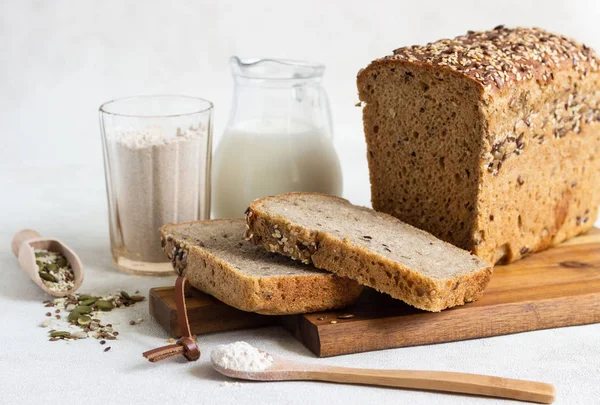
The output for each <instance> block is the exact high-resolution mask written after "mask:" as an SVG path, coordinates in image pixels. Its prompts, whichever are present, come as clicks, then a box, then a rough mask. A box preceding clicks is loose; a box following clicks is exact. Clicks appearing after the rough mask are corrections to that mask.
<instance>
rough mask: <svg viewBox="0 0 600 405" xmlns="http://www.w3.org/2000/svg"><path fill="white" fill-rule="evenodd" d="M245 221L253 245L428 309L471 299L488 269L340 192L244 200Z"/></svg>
mask: <svg viewBox="0 0 600 405" xmlns="http://www.w3.org/2000/svg"><path fill="white" fill-rule="evenodd" d="M246 220H247V226H248V230H247V231H246V236H247V238H248V239H250V240H251V241H252V242H253V243H255V244H258V245H262V246H263V247H265V248H266V249H267V250H269V251H271V252H278V253H282V254H284V255H287V256H290V257H292V258H293V259H296V260H301V261H302V262H304V263H313V264H314V265H315V266H316V267H317V268H320V269H325V270H329V271H331V272H334V273H336V274H338V275H340V276H344V277H348V278H351V279H354V280H356V281H358V282H359V283H360V284H363V285H366V286H369V287H373V288H374V289H376V290H378V291H381V292H384V293H387V294H389V295H391V296H392V297H394V298H398V299H401V300H402V301H404V302H406V303H408V304H410V305H412V306H415V307H417V308H421V309H424V310H427V311H433V312H437V311H441V310H442V309H445V308H449V307H453V306H455V305H462V304H464V303H465V302H470V301H473V300H476V299H478V298H479V297H480V296H481V294H482V293H483V291H484V289H485V287H486V286H487V284H488V282H489V280H490V277H491V275H492V267H491V266H490V265H489V264H487V263H486V262H484V261H483V260H481V259H479V258H478V257H476V256H473V255H471V254H470V253H469V252H467V251H465V250H462V249H459V248H457V247H455V246H453V245H450V244H448V243H446V242H443V241H441V240H439V239H437V238H435V237H434V236H432V235H430V234H428V233H427V232H425V231H422V230H420V229H417V228H414V227H412V226H410V225H408V224H405V223H403V222H401V221H400V220H398V219H396V218H394V217H392V216H390V215H387V214H384V213H380V212H376V211H373V210H371V209H369V208H365V207H359V206H355V205H352V204H351V203H350V202H348V201H347V200H344V199H342V198H339V197H333V196H328V195H322V194H314V193H289V194H283V195H280V196H276V197H267V198H262V199H259V200H256V201H254V202H253V203H252V204H251V205H250V207H249V208H248V210H247V211H246Z"/></svg>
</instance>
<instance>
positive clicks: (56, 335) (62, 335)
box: [50, 330, 71, 337]
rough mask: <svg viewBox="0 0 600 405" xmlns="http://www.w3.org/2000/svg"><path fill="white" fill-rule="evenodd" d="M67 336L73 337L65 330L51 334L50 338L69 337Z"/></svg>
mask: <svg viewBox="0 0 600 405" xmlns="http://www.w3.org/2000/svg"><path fill="white" fill-rule="evenodd" d="M67 336H71V333H70V332H67V331H64V330H57V331H56V332H52V333H51V334H50V337H67Z"/></svg>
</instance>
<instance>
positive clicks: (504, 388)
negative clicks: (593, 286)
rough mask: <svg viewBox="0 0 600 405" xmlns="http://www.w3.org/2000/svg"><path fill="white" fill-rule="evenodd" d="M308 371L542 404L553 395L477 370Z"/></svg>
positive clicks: (335, 378) (320, 376)
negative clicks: (479, 372)
mask: <svg viewBox="0 0 600 405" xmlns="http://www.w3.org/2000/svg"><path fill="white" fill-rule="evenodd" d="M309 374H310V378H311V379H314V380H319V381H331V382H338V383H350V384H368V385H382V386H386V387H399V388H412V389H418V390H428V391H446V392H457V393H462V394H473V395H484V396H490V397H499V398H510V399H517V400H521V401H530V402H538V403H542V404H551V403H552V402H554V398H555V389H554V386H553V385H550V384H545V383H541V382H535V381H526V380H515V379H510V378H502V377H493V376H487V375H479V374H466V373H452V372H446V371H412V370H368V369H355V368H343V367H326V368H323V369H321V370H318V371H317V370H315V371H311V372H309Z"/></svg>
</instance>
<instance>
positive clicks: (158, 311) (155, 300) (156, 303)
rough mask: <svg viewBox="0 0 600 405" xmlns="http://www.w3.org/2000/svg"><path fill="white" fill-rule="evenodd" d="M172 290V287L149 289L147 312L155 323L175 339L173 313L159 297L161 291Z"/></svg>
mask: <svg viewBox="0 0 600 405" xmlns="http://www.w3.org/2000/svg"><path fill="white" fill-rule="evenodd" d="M172 288H173V287H156V288H151V289H150V291H149V293H148V310H149V311H150V315H152V317H153V318H154V319H155V320H156V322H158V324H159V325H161V326H162V327H163V329H165V330H166V331H167V332H168V333H169V336H171V337H175V336H176V335H177V333H176V331H175V330H174V328H173V325H174V319H173V311H172V310H171V308H169V306H168V305H167V304H166V302H165V301H163V300H162V299H161V297H160V292H161V291H165V290H170V289H172ZM167 325H168V327H167Z"/></svg>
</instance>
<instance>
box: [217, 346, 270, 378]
mask: <svg viewBox="0 0 600 405" xmlns="http://www.w3.org/2000/svg"><path fill="white" fill-rule="evenodd" d="M210 359H211V361H212V362H213V364H214V365H216V366H218V367H220V368H225V369H230V370H235V371H242V372H253V371H264V370H266V369H268V368H269V367H271V365H272V364H273V357H271V356H270V355H269V354H267V353H264V352H261V351H260V350H258V349H257V348H256V347H254V346H251V345H249V344H248V343H246V342H235V343H230V344H227V345H220V346H217V348H216V349H214V350H213V351H212V353H211V355H210Z"/></svg>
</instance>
